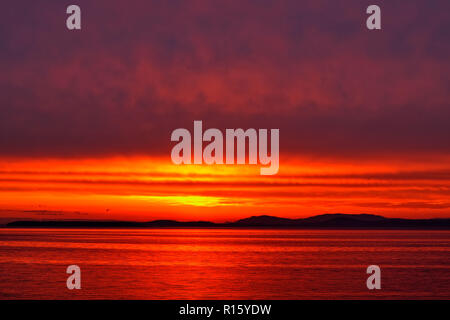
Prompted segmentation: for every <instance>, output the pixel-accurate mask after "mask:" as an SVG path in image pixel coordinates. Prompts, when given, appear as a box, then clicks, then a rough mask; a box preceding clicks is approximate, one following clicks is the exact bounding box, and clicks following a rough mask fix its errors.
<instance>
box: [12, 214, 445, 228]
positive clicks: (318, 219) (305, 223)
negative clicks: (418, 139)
mask: <svg viewBox="0 0 450 320" xmlns="http://www.w3.org/2000/svg"><path fill="white" fill-rule="evenodd" d="M6 227H8V228H292V229H437V230H439V229H440V230H445V229H450V218H445V219H401V218H386V217H383V216H379V215H373V214H341V213H336V214H322V215H317V216H313V217H309V218H303V219H288V218H279V217H273V216H267V215H262V216H252V217H249V218H245V219H241V220H237V221H235V222H226V223H214V222H208V221H191V222H180V221H174V220H155V221H149V222H132V221H93V220H39V221H38V220H23V221H14V222H10V223H8V224H7V225H6Z"/></svg>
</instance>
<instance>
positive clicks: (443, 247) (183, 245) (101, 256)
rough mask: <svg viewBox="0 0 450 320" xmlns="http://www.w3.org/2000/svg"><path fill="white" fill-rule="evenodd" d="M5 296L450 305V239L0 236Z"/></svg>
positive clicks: (447, 235) (250, 233) (9, 232)
mask: <svg viewBox="0 0 450 320" xmlns="http://www.w3.org/2000/svg"><path fill="white" fill-rule="evenodd" d="M72 264H76V265H78V266H79V267H80V268H81V282H82V289H81V290H68V289H67V288H66V279H67V277H68V275H67V274H66V268H67V266H68V265H72ZM373 264H375V265H379V266H380V268H381V287H382V288H381V290H370V291H369V290H368V289H367V287H366V279H367V277H368V275H367V274H366V268H367V266H369V265H373ZM0 298H1V299H367V298H370V299H372V298H374V299H385V298H389V299H429V298H434V299H436V298H441V299H450V231H367V230H363V231H361V230H359V231H342V230H339V231H336V230H314V231H311V230H236V229H146V230H143V229H114V230H113V229H108V230H104V229H89V230H88V229H0Z"/></svg>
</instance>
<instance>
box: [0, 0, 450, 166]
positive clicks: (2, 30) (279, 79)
mask: <svg viewBox="0 0 450 320" xmlns="http://www.w3.org/2000/svg"><path fill="white" fill-rule="evenodd" d="M368 4H369V2H367V3H366V1H363V2H361V1H347V2H346V3H345V5H344V4H341V3H339V2H336V1H302V2H298V1H254V0H248V1H240V2H239V4H237V3H232V2H230V1H214V2H211V1H170V2H163V3H161V2H156V1H133V3H125V2H122V1H95V2H92V1H83V0H80V1H79V5H80V7H81V8H82V17H83V22H82V31H81V32H71V31H68V30H66V29H65V8H64V5H65V4H64V3H57V2H54V1H41V2H39V3H29V2H25V1H16V2H15V3H13V4H11V5H10V6H8V8H5V11H6V13H7V14H6V15H5V18H4V19H3V20H2V22H0V23H1V24H0V35H1V39H2V41H1V43H0V46H1V49H2V50H0V66H1V70H2V73H1V75H0V92H1V93H2V94H1V95H0V155H2V156H31V157H34V156H58V157H61V156H62V157H75V156H76V157H87V156H103V155H116V154H121V155H123V154H125V155H132V154H146V155H166V154H167V155H168V154H169V153H168V152H169V150H170V141H169V137H170V132H171V131H172V130H173V129H175V128H178V127H187V128H191V126H192V123H193V120H196V119H199V120H203V121H204V124H205V126H208V127H217V128H221V129H225V128H232V127H243V128H249V127H260V128H280V132H281V152H282V153H285V154H286V153H293V154H311V155H319V156H332V157H333V156H346V157H358V156H370V157H374V156H378V155H380V154H390V153H398V154H402V155H403V156H404V157H408V156H409V155H410V154H411V153H419V154H423V153H429V154H440V153H448V151H449V150H450V127H449V126H448V123H447V122H448V121H447V119H449V118H450V109H449V108H448V101H449V98H450V97H449V95H450V90H449V89H450V88H449V86H450V79H449V74H450V73H449V71H450V70H449V69H450V68H449V67H450V63H449V62H448V56H449V54H450V44H449V42H448V30H450V25H449V24H450V22H449V21H450V19H449V13H448V12H450V4H449V3H448V1H434V2H433V3H432V4H431V3H425V2H423V1H418V0H417V1H410V2H408V3H404V2H398V1H390V2H388V3H383V4H382V5H381V7H382V19H383V20H382V21H383V29H382V30H381V31H380V32H369V31H368V30H366V29H365V27H364V21H365V20H364V19H365V13H364V12H365V7H366V5H368Z"/></svg>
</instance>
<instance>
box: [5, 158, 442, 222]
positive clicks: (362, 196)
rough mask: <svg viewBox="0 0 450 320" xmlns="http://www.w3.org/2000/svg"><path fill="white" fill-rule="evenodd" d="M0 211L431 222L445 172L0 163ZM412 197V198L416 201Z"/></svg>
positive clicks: (297, 163)
mask: <svg viewBox="0 0 450 320" xmlns="http://www.w3.org/2000/svg"><path fill="white" fill-rule="evenodd" d="M0 168H1V171H0V179H1V181H2V185H1V186H2V187H1V195H2V197H1V200H0V205H1V207H2V208H3V210H2V215H3V216H5V217H10V218H14V217H16V218H19V217H20V218H24V217H25V218H33V219H55V218H58V219H60V218H64V219H114V220H139V221H146V220H153V219H167V218H168V217H170V218H171V219H178V220H193V219H194V220H195V219H200V220H210V221H228V220H234V219H239V218H243V217H246V216H249V215H258V214H270V215H277V216H283V217H292V218H300V217H306V216H311V215H315V214H321V213H330V212H345V213H375V214H382V215H385V216H391V217H412V218H419V217H441V216H446V215H447V214H448V208H449V206H450V204H449V202H448V195H449V191H450V183H449V179H450V168H449V167H446V166H445V165H443V164H441V163H428V164H427V166H425V167H424V166H423V165H420V164H417V163H413V162H410V163H407V164H406V163H404V162H402V163H393V161H390V162H385V163H383V162H380V161H378V162H372V163H371V162H361V163H360V165H358V167H354V166H352V165H350V164H349V163H348V162H345V161H340V162H339V161H337V160H336V161H333V162H330V161H317V160H316V161H314V160H311V159H309V160H308V159H300V158H299V159H291V160H290V161H289V160H285V161H284V162H283V165H282V166H281V170H280V173H279V174H278V175H276V176H270V177H267V176H261V175H259V172H258V167H256V166H251V165H240V166H220V165H215V166H208V165H186V166H176V165H174V164H172V163H171V162H170V160H169V159H167V158H166V159H164V158H142V157H134V158H118V157H115V158H102V159H76V160H75V159H70V160H68V159H66V160H64V159H42V160H20V159H16V160H14V161H12V160H8V161H2V162H1V163H0ZM419 195H420V196H419Z"/></svg>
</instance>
